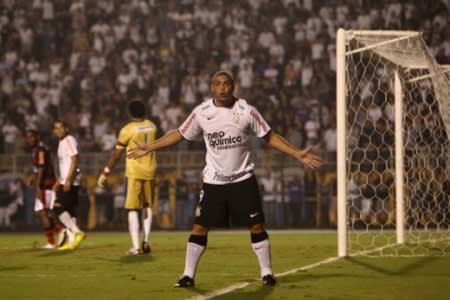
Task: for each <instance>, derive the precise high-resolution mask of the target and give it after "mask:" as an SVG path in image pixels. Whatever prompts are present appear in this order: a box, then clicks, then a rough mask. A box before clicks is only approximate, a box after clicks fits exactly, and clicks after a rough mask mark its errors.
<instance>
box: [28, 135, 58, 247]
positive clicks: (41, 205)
mask: <svg viewBox="0 0 450 300" xmlns="http://www.w3.org/2000/svg"><path fill="white" fill-rule="evenodd" d="M26 141H27V144H28V145H29V146H30V147H31V151H32V158H31V161H32V163H33V173H34V193H35V200H34V212H35V214H36V216H37V217H38V218H39V220H40V221H41V224H42V226H43V227H44V233H45V236H46V237H47V244H46V245H45V246H43V247H42V248H44V249H54V248H56V246H61V245H62V244H64V242H65V239H66V230H65V229H64V228H63V227H61V225H59V224H58V223H57V222H55V221H54V220H53V219H52V218H51V216H50V210H52V209H53V205H54V203H55V192H54V191H53V190H52V188H53V185H54V184H55V182H56V178H55V172H54V169H53V164H52V159H51V155H50V151H49V150H48V148H47V146H46V145H45V144H44V143H43V142H42V141H41V140H40V136H39V133H38V132H37V131H36V130H33V129H28V130H27V131H26ZM53 231H55V232H56V233H57V234H58V241H57V243H56V242H55V238H54V237H53Z"/></svg>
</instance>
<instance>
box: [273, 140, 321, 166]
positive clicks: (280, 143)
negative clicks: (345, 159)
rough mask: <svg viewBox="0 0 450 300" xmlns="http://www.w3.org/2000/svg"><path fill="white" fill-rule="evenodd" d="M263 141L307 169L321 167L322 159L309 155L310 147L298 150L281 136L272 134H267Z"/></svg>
mask: <svg viewBox="0 0 450 300" xmlns="http://www.w3.org/2000/svg"><path fill="white" fill-rule="evenodd" d="M265 139H266V142H267V143H268V144H269V145H270V146H271V147H273V148H275V149H278V150H280V151H281V152H284V153H286V154H289V155H291V156H293V157H294V158H295V159H297V160H298V161H299V162H300V163H302V164H304V165H305V166H307V167H308V168H312V169H315V168H318V167H320V166H321V165H322V159H321V158H320V157H318V156H316V155H314V154H312V153H311V148H312V146H310V147H308V148H306V149H304V150H301V149H298V148H296V147H294V146H292V145H291V144H289V142H288V141H286V140H285V139H284V138H283V137H282V136H281V135H279V134H277V133H274V132H269V134H268V135H267V136H266V137H265Z"/></svg>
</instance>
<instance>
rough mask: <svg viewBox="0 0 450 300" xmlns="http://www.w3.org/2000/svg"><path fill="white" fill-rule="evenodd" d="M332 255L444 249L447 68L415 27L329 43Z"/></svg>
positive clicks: (449, 160) (353, 34)
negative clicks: (332, 65) (334, 214)
mask: <svg viewBox="0 0 450 300" xmlns="http://www.w3.org/2000/svg"><path fill="white" fill-rule="evenodd" d="M336 68H337V71H336V84H337V86H336V114H337V137H338V140H337V198H338V256H341V257H342V256H348V255H358V254H359V255H361V254H366V255H448V254H450V231H449V225H450V211H449V210H450V208H449V197H450V196H449V195H450V191H449V189H450V142H449V137H450V72H449V70H450V68H449V67H448V66H440V65H439V64H437V62H436V61H435V60H434V58H433V56H432V55H431V52H430V50H429V49H428V48H427V46H426V44H425V42H424V41H423V39H422V36H421V34H420V33H419V32H413V31H346V30H344V29H339V30H338V32H337V41H336Z"/></svg>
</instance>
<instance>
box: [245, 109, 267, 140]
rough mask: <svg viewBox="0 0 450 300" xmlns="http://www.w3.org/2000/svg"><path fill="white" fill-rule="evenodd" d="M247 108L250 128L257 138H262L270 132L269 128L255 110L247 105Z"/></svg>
mask: <svg viewBox="0 0 450 300" xmlns="http://www.w3.org/2000/svg"><path fill="white" fill-rule="evenodd" d="M249 108H250V128H251V129H252V131H253V133H254V134H255V135H256V136H257V137H259V138H262V137H264V136H265V135H266V134H267V133H268V132H269V131H270V126H269V124H267V122H266V120H264V118H263V117H262V116H261V114H260V113H259V112H258V110H257V109H256V108H254V107H253V106H251V105H249Z"/></svg>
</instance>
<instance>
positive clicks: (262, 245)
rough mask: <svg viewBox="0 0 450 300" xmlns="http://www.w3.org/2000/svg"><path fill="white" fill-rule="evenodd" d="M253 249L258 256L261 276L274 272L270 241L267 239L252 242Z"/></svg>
mask: <svg viewBox="0 0 450 300" xmlns="http://www.w3.org/2000/svg"><path fill="white" fill-rule="evenodd" d="M252 248H253V251H254V252H255V254H256V256H257V257H258V261H259V267H260V268H261V277H264V276H266V275H268V274H272V262H271V258H270V242H269V240H268V239H265V240H263V241H261V242H258V243H252Z"/></svg>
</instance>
